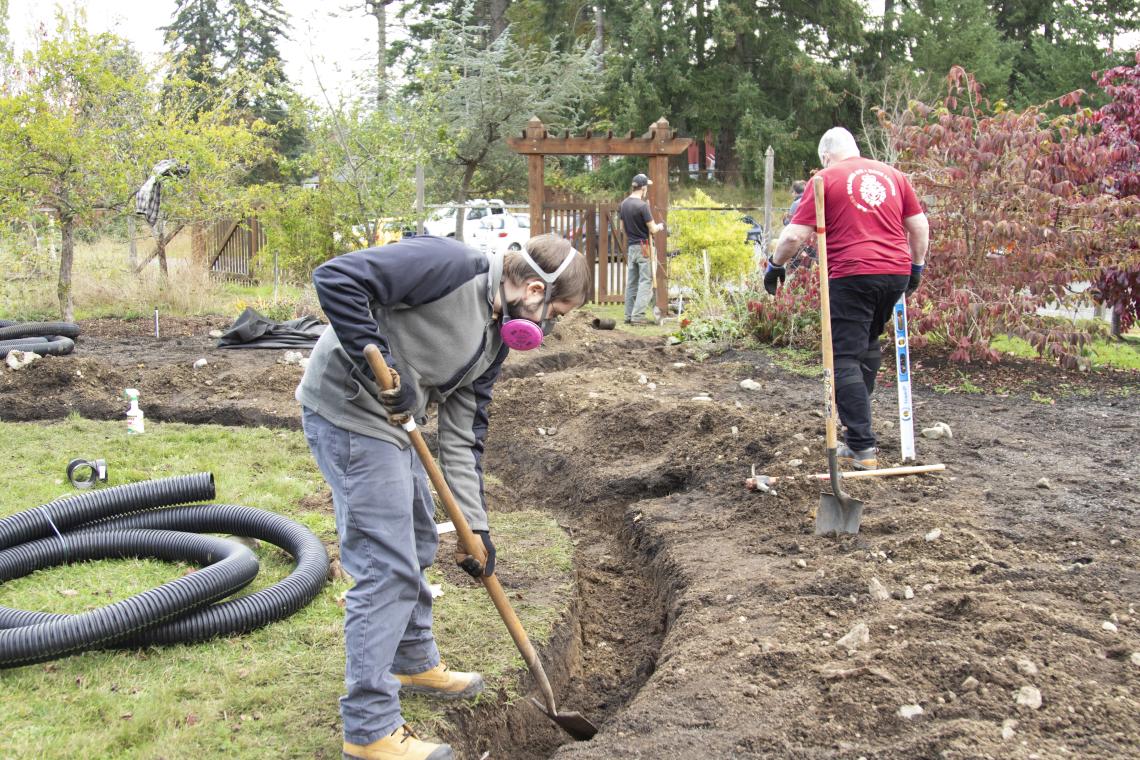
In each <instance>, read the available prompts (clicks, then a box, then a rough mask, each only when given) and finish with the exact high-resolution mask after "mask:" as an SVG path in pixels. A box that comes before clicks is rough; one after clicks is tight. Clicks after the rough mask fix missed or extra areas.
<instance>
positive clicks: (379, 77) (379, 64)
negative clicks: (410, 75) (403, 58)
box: [365, 0, 391, 106]
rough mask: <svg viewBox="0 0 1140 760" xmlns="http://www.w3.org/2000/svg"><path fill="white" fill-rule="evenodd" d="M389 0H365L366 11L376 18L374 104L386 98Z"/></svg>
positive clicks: (379, 103)
mask: <svg viewBox="0 0 1140 760" xmlns="http://www.w3.org/2000/svg"><path fill="white" fill-rule="evenodd" d="M389 2H391V0H366V2H365V5H366V7H367V8H368V12H369V13H370V14H371V15H372V16H373V17H374V18H375V19H376V105H377V106H382V105H384V103H385V101H387V99H388V3H389Z"/></svg>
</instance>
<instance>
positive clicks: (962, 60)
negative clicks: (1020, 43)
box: [901, 0, 1016, 97]
mask: <svg viewBox="0 0 1140 760" xmlns="http://www.w3.org/2000/svg"><path fill="white" fill-rule="evenodd" d="M901 30H902V31H903V34H904V37H907V38H909V39H910V40H911V43H910V44H911V59H912V61H913V65H914V67H915V68H916V69H917V70H918V71H920V72H921V73H923V74H925V75H927V76H928V77H930V78H931V79H933V80H935V81H937V80H940V79H941V78H942V77H944V76H946V74H947V72H949V71H950V69H951V67H953V66H961V67H962V68H964V69H965V70H966V71H968V72H970V73H971V74H973V75H974V78H975V79H976V80H977V81H978V82H979V83H980V84H981V85H983V86H984V87H985V88H986V94H987V96H989V97H1005V96H1006V94H1007V92H1006V86H1007V83H1008V82H1009V78H1010V73H1011V71H1012V68H1013V60H1014V54H1015V52H1016V45H1015V43H1013V42H1011V41H1009V40H1007V39H1004V38H1003V36H1002V33H1001V32H1000V31H999V30H998V27H997V21H996V18H995V16H994V13H993V11H991V10H990V8H989V7H988V6H987V4H986V2H985V0H917V1H916V2H915V3H914V7H913V9H911V10H909V11H907V12H906V13H904V14H903V18H902V24H901Z"/></svg>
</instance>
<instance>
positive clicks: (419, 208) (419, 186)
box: [416, 164, 424, 235]
mask: <svg viewBox="0 0 1140 760" xmlns="http://www.w3.org/2000/svg"><path fill="white" fill-rule="evenodd" d="M416 234H417V235H422V234H424V165H423V164H416Z"/></svg>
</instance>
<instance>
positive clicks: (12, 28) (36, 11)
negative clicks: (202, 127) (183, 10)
mask: <svg viewBox="0 0 1140 760" xmlns="http://www.w3.org/2000/svg"><path fill="white" fill-rule="evenodd" d="M59 5H60V4H57V3H54V2H51V1H50V0H46V1H45V0H9V19H8V29H9V32H10V33H11V35H12V38H13V40H14V42H15V44H16V46H17V48H19V47H22V46H23V45H25V44H26V43H27V41H28V40H29V39H30V38H31V37H32V36H33V32H34V30H35V29H36V27H37V26H38V25H40V24H44V25H46V26H47V27H48V28H49V29H50V28H52V27H53V26H54V23H55V22H54V17H55V11H56V8H57V7H58V6H59ZM62 5H63V7H64V8H67V9H71V8H73V7H76V6H77V7H79V8H82V9H83V10H84V12H85V13H86V14H87V20H88V26H89V28H90V29H91V30H92V31H94V32H103V31H112V32H115V33H116V34H118V35H119V36H121V37H125V38H126V39H128V40H130V41H131V42H132V43H133V44H134V46H135V48H136V49H137V50H138V51H139V52H140V53H142V54H143V55H144V56H147V57H148V58H149V57H155V58H157V56H159V55H161V54H162V53H163V52H164V51H165V45H164V44H163V39H162V32H161V31H159V27H161V26H165V25H167V24H169V23H170V21H171V19H172V18H173V16H174V9H175V7H176V2H175V0H149V2H129V3H128V2H123V0H81V1H80V2H75V1H74V0H67V2H65V3H62ZM282 5H283V6H284V7H285V9H286V11H288V13H289V15H290V21H291V25H290V26H291V31H290V35H289V36H290V37H291V38H292V39H290V40H287V41H285V42H283V43H282V45H281V57H282V58H283V59H284V64H285V71H286V73H287V74H288V76H289V79H290V81H292V82H294V83H295V84H297V85H298V86H299V88H300V90H301V91H302V92H303V93H304V94H306V95H308V96H309V97H312V98H314V99H319V97H320V89H319V87H318V85H317V77H318V73H317V72H319V76H320V81H321V82H323V83H324V85H325V87H326V88H329V89H330V90H331V91H332V92H337V91H346V92H347V91H349V90H350V89H351V87H352V75H353V74H354V73H356V74H361V73H367V72H368V71H370V70H371V69H372V66H373V61H375V51H376V25H375V22H374V21H373V20H372V18H370V17H369V16H367V15H366V14H365V13H364V11H363V6H364V3H363V1H359V2H353V0H284V2H283V3H282ZM346 8H351V10H346ZM389 26H390V27H394V25H393V24H391V22H390V24H389ZM398 34H399V30H398V29H395V28H390V29H389V32H388V37H389V40H391V39H393V38H394V37H396V36H398ZM314 62H315V63H316V68H315V70H314Z"/></svg>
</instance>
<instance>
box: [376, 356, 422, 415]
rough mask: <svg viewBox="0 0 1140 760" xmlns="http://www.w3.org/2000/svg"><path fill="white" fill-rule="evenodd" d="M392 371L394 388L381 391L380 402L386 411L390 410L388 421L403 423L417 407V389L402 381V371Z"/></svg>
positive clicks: (390, 370)
mask: <svg viewBox="0 0 1140 760" xmlns="http://www.w3.org/2000/svg"><path fill="white" fill-rule="evenodd" d="M388 371H389V372H391V373H392V383H393V384H392V390H390V391H380V397H379V400H380V403H381V404H382V405H383V407H384V411H386V412H388V421H389V422H391V423H392V424H394V425H402V424H404V423H405V422H407V421H408V417H410V416H411V413H412V410H413V409H415V407H416V391H415V389H414V388H412V386H411V385H404V384H403V383H401V382H400V373H398V372H397V371H396V370H394V369H389V370H388Z"/></svg>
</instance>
